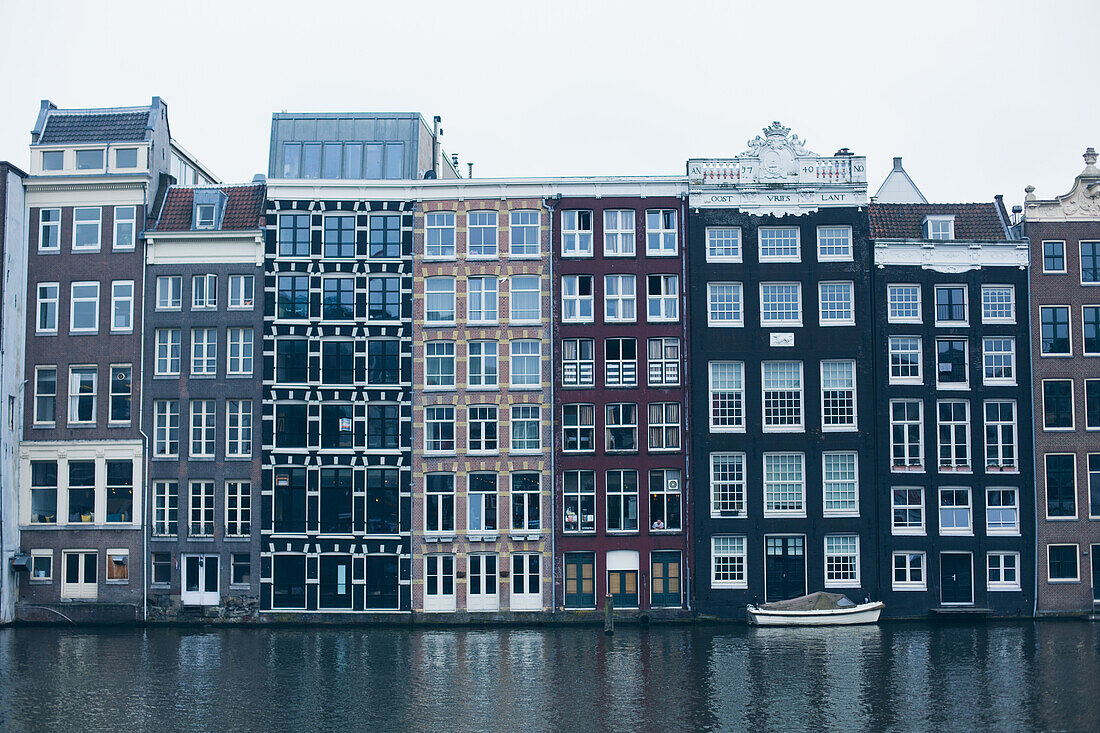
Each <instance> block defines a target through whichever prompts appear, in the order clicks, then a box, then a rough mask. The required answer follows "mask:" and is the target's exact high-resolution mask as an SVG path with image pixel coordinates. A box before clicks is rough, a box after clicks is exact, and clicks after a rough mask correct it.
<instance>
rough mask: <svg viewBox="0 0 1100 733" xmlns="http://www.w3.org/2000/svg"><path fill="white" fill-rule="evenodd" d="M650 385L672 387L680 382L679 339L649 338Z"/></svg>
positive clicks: (648, 363) (648, 364)
mask: <svg viewBox="0 0 1100 733" xmlns="http://www.w3.org/2000/svg"><path fill="white" fill-rule="evenodd" d="M648 348H649V355H648V359H647V366H648V369H649V386H650V387H657V386H661V387H673V386H677V385H679V384H680V339H678V338H656V339H649V344H648Z"/></svg>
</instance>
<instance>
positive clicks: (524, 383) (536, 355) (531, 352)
mask: <svg viewBox="0 0 1100 733" xmlns="http://www.w3.org/2000/svg"><path fill="white" fill-rule="evenodd" d="M508 348H509V350H510V351H511V364H510V368H511V372H512V373H511V387H512V388H513V389H516V388H519V389H536V388H538V386H539V385H540V384H542V344H541V343H540V342H538V341H535V340H534V339H524V340H520V341H512V342H511V343H510V344H509V345H508Z"/></svg>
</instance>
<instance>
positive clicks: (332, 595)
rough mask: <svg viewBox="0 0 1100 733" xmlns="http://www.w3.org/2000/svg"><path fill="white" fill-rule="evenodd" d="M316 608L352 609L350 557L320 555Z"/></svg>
mask: <svg viewBox="0 0 1100 733" xmlns="http://www.w3.org/2000/svg"><path fill="white" fill-rule="evenodd" d="M319 580H320V583H319V586H320V587H319V589H318V592H317V607H318V608H327V609H333V610H336V609H341V610H348V609H350V608H352V603H353V601H352V584H351V555H321V562H320V578H319Z"/></svg>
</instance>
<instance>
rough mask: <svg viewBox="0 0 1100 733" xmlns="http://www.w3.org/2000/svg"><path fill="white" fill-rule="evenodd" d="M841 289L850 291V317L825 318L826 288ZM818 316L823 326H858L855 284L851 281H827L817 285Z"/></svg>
mask: <svg viewBox="0 0 1100 733" xmlns="http://www.w3.org/2000/svg"><path fill="white" fill-rule="evenodd" d="M826 287H830V288H832V287H839V288H841V290H844V289H847V291H848V317H847V318H832V317H830V318H826V317H825V288H826ZM817 308H818V310H817V314H818V321H819V322H820V323H821V325H822V326H854V325H856V296H855V283H853V282H852V281H851V280H826V281H822V282H819V283H818V284H817Z"/></svg>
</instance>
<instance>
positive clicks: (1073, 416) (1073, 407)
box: [1039, 378, 1077, 433]
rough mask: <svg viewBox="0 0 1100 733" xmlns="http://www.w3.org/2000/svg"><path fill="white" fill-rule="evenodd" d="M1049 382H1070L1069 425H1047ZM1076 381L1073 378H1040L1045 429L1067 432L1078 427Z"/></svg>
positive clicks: (1045, 430)
mask: <svg viewBox="0 0 1100 733" xmlns="http://www.w3.org/2000/svg"><path fill="white" fill-rule="evenodd" d="M1047 382H1069V425H1064V426H1055V427H1047V423H1046V412H1047V410H1046V406H1047V404H1046V403H1047V390H1046V385H1047ZM1076 392H1077V390H1076V382H1075V380H1073V379H1063V378H1057V379H1043V380H1040V387H1039V399H1040V400H1041V403H1042V404H1041V405H1040V407H1041V408H1042V423H1043V431H1044V432H1048V433H1065V432H1072V431H1074V430H1076V429H1077V402H1076Z"/></svg>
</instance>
